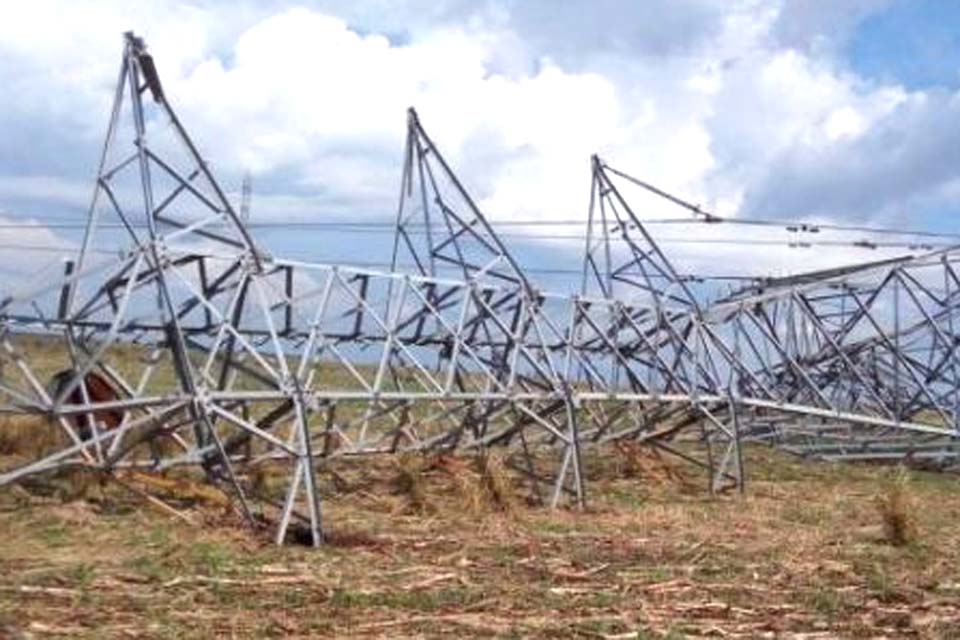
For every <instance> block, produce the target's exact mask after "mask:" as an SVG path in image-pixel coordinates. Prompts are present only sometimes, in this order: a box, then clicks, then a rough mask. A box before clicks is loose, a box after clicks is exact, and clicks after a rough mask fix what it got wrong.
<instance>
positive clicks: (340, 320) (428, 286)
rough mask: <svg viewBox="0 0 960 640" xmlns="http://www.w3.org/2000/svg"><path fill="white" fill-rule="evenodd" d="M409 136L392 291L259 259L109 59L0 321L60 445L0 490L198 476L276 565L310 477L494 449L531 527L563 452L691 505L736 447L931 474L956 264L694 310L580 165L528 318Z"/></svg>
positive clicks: (714, 300) (527, 286)
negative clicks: (571, 256) (276, 546)
mask: <svg viewBox="0 0 960 640" xmlns="http://www.w3.org/2000/svg"><path fill="white" fill-rule="evenodd" d="M407 134H408V135H407V144H406V150H405V155H404V164H403V174H402V181H401V183H402V186H401V193H400V202H399V206H398V212H397V223H396V233H395V239H394V246H393V252H392V265H393V267H394V268H392V269H390V270H388V271H376V270H369V269H359V268H352V267H348V266H344V265H326V264H312V263H306V262H302V261H294V260H285V259H282V258H279V257H275V256H271V255H268V254H267V253H265V252H264V251H262V250H261V249H260V248H259V247H258V246H257V244H256V242H255V239H254V238H253V237H252V235H251V234H250V233H249V231H248V229H247V227H246V225H245V221H244V219H243V218H242V217H241V216H239V215H238V214H237V213H236V212H235V211H234V209H233V207H232V205H231V204H230V202H229V200H228V199H227V197H226V196H225V195H224V191H223V189H222V188H221V187H220V185H219V184H218V182H217V180H216V178H215V176H214V175H213V173H212V170H211V169H210V167H209V166H208V165H207V164H206V163H205V162H204V160H203V158H202V157H201V155H200V153H199V152H198V150H197V147H196V146H195V144H194V143H193V141H192V140H191V138H190V137H189V136H188V134H187V133H186V130H185V129H184V127H183V126H182V125H181V123H180V121H179V119H178V118H177V116H176V114H175V112H174V111H173V109H172V107H171V106H170V103H169V102H168V99H167V96H166V95H165V93H164V91H163V88H162V85H161V83H160V79H159V77H158V75H157V71H156V68H155V65H154V63H153V60H152V58H151V57H150V55H149V54H148V53H147V51H146V48H145V46H144V44H143V42H142V41H141V40H139V39H138V38H136V37H134V36H133V35H132V34H128V35H127V36H126V38H125V41H124V54H123V61H122V65H121V70H120V74H119V80H118V84H117V90H116V94H115V98H114V104H113V109H112V112H111V117H110V124H109V128H108V133H107V136H106V142H105V145H104V148H103V153H102V156H101V161H100V164H99V169H98V173H97V179H96V183H95V191H94V195H93V201H92V205H91V208H90V211H89V216H88V223H87V229H86V233H85V235H84V240H83V243H82V246H81V248H80V251H79V253H78V255H77V258H76V260H75V261H72V262H70V263H68V266H67V270H66V272H65V274H64V275H63V277H62V278H61V279H59V280H58V281H56V282H52V283H50V282H48V283H43V284H42V285H41V286H39V287H37V288H34V289H30V290H24V291H20V292H17V293H14V294H12V295H10V296H9V297H7V298H6V299H5V300H3V302H2V304H0V332H2V343H0V360H2V364H3V368H2V378H0V410H2V411H3V412H5V413H8V414H25V415H35V416H42V417H45V418H46V419H48V420H50V421H51V422H52V423H53V424H54V425H55V426H56V427H57V428H58V429H59V431H60V432H62V438H61V441H60V442H61V444H60V445H58V446H57V447H55V448H53V450H50V451H46V452H45V453H44V454H43V455H40V456H39V457H38V458H37V459H35V460H30V461H26V462H23V463H22V464H18V465H16V466H15V467H14V468H11V469H7V470H5V471H3V472H2V474H0V485H2V484H7V483H11V482H15V481H17V480H19V479H21V478H23V477H25V476H28V475H30V474H35V473H43V472H48V471H50V470H54V469H59V468H62V467H64V466H71V465H83V466H89V467H94V468H97V469H103V470H106V471H110V470H113V469H120V468H126V467H136V468H147V469H154V470H160V471H162V470H164V469H168V468H171V467H173V466H177V465H195V466H198V467H199V468H201V469H202V470H203V472H204V474H205V476H206V478H207V479H208V480H209V481H210V482H213V483H216V484H217V485H219V486H222V487H223V488H224V490H225V491H227V492H228V493H229V494H230V495H231V496H232V497H233V499H234V500H235V502H236V505H237V508H238V509H239V510H240V511H241V512H242V513H243V514H244V515H245V516H246V517H247V518H248V519H249V520H250V522H252V523H255V524H262V523H264V522H269V523H272V524H273V525H275V531H274V536H275V539H276V541H277V542H278V543H282V542H284V541H285V540H287V539H288V537H289V534H290V527H291V523H294V522H296V523H298V526H299V525H300V524H302V525H303V526H304V527H305V530H306V531H307V532H308V533H309V539H310V540H311V541H312V543H313V544H320V543H321V541H322V538H323V534H322V531H323V521H322V517H321V506H322V505H321V500H320V495H321V492H320V488H319V487H318V483H319V479H318V469H319V468H320V466H321V465H323V464H328V463H334V462H335V460H336V459H338V458H343V457H349V456H362V455H373V454H384V453H396V452H403V451H446V450H450V451H454V450H456V451H480V450H483V449H485V448H488V447H495V446H496V447H504V448H506V450H507V451H509V452H510V456H511V461H512V463H513V464H514V466H515V468H517V469H518V471H520V472H521V473H523V474H525V475H526V477H528V478H529V480H530V484H531V488H532V490H533V491H534V492H535V493H537V494H541V493H542V494H543V495H542V497H543V499H544V501H545V502H547V503H549V504H551V505H554V506H556V505H558V504H560V502H561V501H562V500H564V499H565V498H569V499H570V500H571V501H572V502H573V504H575V505H579V506H582V505H583V504H584V502H585V497H586V481H585V475H586V473H585V470H584V450H585V449H587V448H593V447H602V445H604V444H605V443H609V442H611V441H617V440H624V439H630V440H635V441H639V442H642V443H646V444H649V445H650V446H653V447H657V448H658V449H659V450H661V451H664V452H667V453H670V454H673V455H675V456H677V457H679V458H681V459H683V460H685V461H687V462H689V463H691V464H693V465H695V466H697V467H699V468H702V469H704V470H705V471H706V472H707V473H708V474H709V478H710V486H711V488H712V489H715V490H719V489H723V488H728V487H736V486H739V487H741V488H742V487H743V480H744V469H743V456H742V444H743V443H744V442H746V441H748V440H754V441H764V442H769V443H774V444H776V445H778V446H782V447H785V448H787V449H788V450H791V451H795V452H798V453H804V454H815V455H821V456H825V457H872V458H898V459H899V458H903V457H905V456H911V455H912V456H926V457H938V458H942V459H948V460H952V459H955V456H956V454H957V437H958V436H960V431H958V422H957V415H958V411H960V379H958V377H957V373H958V372H957V368H958V362H957V360H958V354H957V353H956V346H957V335H956V333H955V331H954V316H955V314H956V308H957V306H956V303H957V298H958V291H960V279H958V278H957V274H956V272H955V269H954V261H955V260H956V259H957V258H958V255H960V254H958V252H957V250H954V249H948V250H944V251H939V252H936V253H929V254H925V255H921V256H907V257H904V258H901V259H897V260H894V261H888V262H883V263H872V264H862V265H856V266H853V267H850V268H846V269H836V270H832V271H829V272H819V273H810V274H806V275H803V276H796V277H792V278H784V279H769V280H766V281H762V282H761V281H758V282H756V283H755V284H752V285H751V286H749V287H746V288H743V289H742V290H739V291H736V292H734V293H731V294H729V295H725V296H719V297H718V296H717V295H716V291H715V290H710V288H709V287H707V286H704V284H703V283H700V282H695V281H692V280H690V279H688V278H685V277H681V276H679V275H678V274H677V271H676V270H675V269H674V267H673V266H672V265H671V262H670V260H669V259H668V257H667V256H666V255H665V254H664V253H663V252H662V251H661V250H660V248H659V247H658V246H657V244H656V242H655V241H654V238H653V236H652V235H651V234H650V233H649V232H648V231H647V230H646V229H645V227H644V225H643V224H642V221H641V218H640V217H639V216H638V215H637V214H636V213H635V212H634V211H633V210H632V209H631V207H630V204H629V203H628V202H627V200H626V199H625V198H624V197H623V196H622V195H621V192H620V190H619V189H618V187H617V181H618V180H629V181H633V182H635V183H637V184H640V185H641V186H644V187H645V188H649V189H653V188H652V187H650V186H649V185H646V184H645V183H641V182H640V181H637V180H636V179H634V178H631V177H630V176H628V175H626V174H624V173H621V172H619V171H616V170H613V169H612V168H610V167H609V166H607V165H606V164H605V163H603V162H602V161H601V160H599V159H597V158H594V159H593V162H592V175H593V186H592V196H591V206H590V215H589V220H588V225H587V232H586V251H585V258H584V266H583V282H582V291H581V294H580V295H577V296H570V295H557V294H552V293H549V292H545V291H542V290H540V289H539V288H538V287H537V285H536V282H535V280H534V279H533V278H531V277H530V276H529V273H528V272H525V270H524V269H523V267H522V265H521V264H520V263H519V262H518V261H517V259H516V258H515V257H514V255H513V254H512V253H511V252H510V250H509V249H508V247H507V245H506V244H505V243H504V242H503V240H502V238H501V237H500V236H498V234H497V233H496V231H495V229H494V228H493V226H492V225H491V224H490V222H489V221H488V220H487V218H486V217H485V216H484V215H483V213H482V212H481V211H480V209H479V208H478V207H477V205H476V202H475V201H474V200H473V198H471V196H470V194H469V193H468V191H467V190H466V189H465V187H464V186H463V184H462V183H461V181H460V180H459V179H458V177H457V176H456V175H455V174H454V172H453V171H452V169H451V168H450V165H449V164H448V163H447V162H446V160H445V159H444V158H443V156H442V155H441V153H440V151H439V149H438V148H437V146H436V145H435V144H434V143H433V141H432V140H431V139H430V137H429V136H428V135H427V133H426V131H425V129H424V127H423V126H422V124H421V123H420V121H419V119H418V117H417V115H416V113H415V112H413V111H412V110H411V111H410V113H409V116H408V132H407ZM131 143H132V144H131ZM653 190H654V191H655V192H656V193H658V194H659V195H663V196H664V197H667V198H668V199H671V200H674V201H676V203H677V204H680V205H684V204H685V203H683V202H682V201H679V200H677V199H675V198H673V197H672V196H669V195H668V194H665V193H663V192H659V191H657V190H655V189H653ZM413 225H416V226H417V227H418V231H417V233H412V232H411V227H412V226H413ZM420 230H423V232H420ZM612 236H615V237H617V238H618V239H619V242H621V243H622V244H621V245H618V247H619V248H618V249H617V250H614V249H613V248H612V245H611V237H612ZM96 246H107V247H109V248H110V253H109V254H105V253H104V252H103V251H100V252H96V251H93V248H94V247H96ZM624 246H625V247H626V252H624V251H622V250H620V249H622V247H624ZM400 264H412V265H413V269H412V270H411V271H410V272H409V273H405V272H401V271H398V268H399V265H400ZM451 270H452V272H453V273H454V274H455V275H454V276H453V277H441V276H440V275H439V274H440V273H441V272H442V273H449V272H450V271H451ZM28 334H29V335H32V334H42V335H43V336H45V338H44V339H45V342H44V344H45V345H47V347H46V349H47V351H48V352H50V353H55V354H56V355H55V356H48V357H46V358H40V357H38V355H37V353H36V351H35V350H33V351H32V350H31V349H30V348H29V347H30V346H29V345H28V344H26V343H25V342H24V340H23V336H25V335H28ZM49 345H57V346H56V348H53V347H50V346H49ZM51 376H53V378H54V380H55V381H56V384H53V385H48V384H47V380H49V379H51ZM104 387H105V388H107V389H109V390H110V394H108V395H104V392H103V388H104ZM261 465H270V466H271V467H272V468H275V469H281V470H283V473H284V474H285V478H286V490H285V494H284V497H283V498H282V499H279V500H278V499H272V498H270V497H269V496H258V495H255V492H253V491H252V487H251V482H250V481H249V476H250V473H251V470H254V469H256V468H257V467H258V466H261Z"/></svg>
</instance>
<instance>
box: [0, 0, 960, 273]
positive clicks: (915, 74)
mask: <svg viewBox="0 0 960 640" xmlns="http://www.w3.org/2000/svg"><path fill="white" fill-rule="evenodd" d="M957 24H960V3H955V2H951V1H947V0H844V1H842V2H836V1H833V0H764V1H760V0H687V1H679V0H644V1H642V2H640V1H637V2H627V1H615V0H592V1H583V2H579V1H572V0H571V1H566V2H553V1H547V0H531V1H527V2H521V1H520V0H489V1H473V2H469V1H465V0H408V1H406V2H403V1H399V2H398V1H387V0H372V1H368V2H343V1H334V0H330V1H321V0H318V1H315V2H300V3H291V2H280V1H277V2H253V1H250V0H243V1H241V2H229V3H218V2H213V1H201V0H194V1H187V0H154V1H152V2H141V3H129V2H122V1H110V0H104V1H100V2H84V1H82V0H34V1H32V2H29V3H16V5H14V6H11V7H6V8H5V13H4V19H3V20H2V21H0V85H2V86H3V92H4V96H5V99H4V101H3V106H4V108H3V109H2V110H0V217H2V219H4V220H7V221H22V220H34V221H40V222H43V221H52V220H73V219H76V220H82V219H83V216H84V211H85V206H86V204H87V202H88V199H89V197H90V193H91V184H90V180H91V176H92V174H93V172H94V170H95V162H96V159H97V154H98V150H99V145H100V144H101V139H102V136H103V134H104V129H105V126H106V119H107V115H108V109H109V103H110V99H111V97H112V95H111V94H112V88H113V83H114V82H115V79H116V72H117V67H118V63H119V53H120V45H121V39H120V34H121V33H122V32H123V31H125V30H128V29H133V30H135V31H136V32H137V33H138V34H140V35H142V36H144V37H145V39H146V40H147V43H148V44H149V46H150V50H151V52H152V53H153V54H154V56H155V58H156V59H157V63H158V67H159V70H160V73H161V76H162V77H163V80H164V83H165V87H166V90H167V93H168V95H169V96H170V97H171V101H172V103H173V105H174V107H175V108H176V109H177V110H178V112H179V113H180V115H181V118H182V120H183V121H184V122H185V124H186V126H187V128H188V130H189V131H190V132H191V133H192V135H193V136H194V138H195V139H196V141H197V142H198V144H199V146H200V148H201V150H202V152H203V153H204V155H205V157H206V158H207V159H208V160H209V161H210V163H211V164H212V166H213V167H214V168H215V170H216V172H217V174H218V176H220V178H221V180H222V182H223V183H224V186H225V187H226V188H227V190H228V191H231V192H232V193H234V194H235V193H237V192H238V191H239V184H240V181H241V176H242V175H243V173H244V171H247V170H249V171H251V172H252V174H253V180H254V185H255V187H254V188H255V195H254V200H253V216H254V221H258V222H265V221H270V220H292V219H297V220H325V219H326V220H343V219H345V218H349V219H361V218H362V219H370V220H387V219H389V218H390V217H391V216H393V215H394V212H395V208H396V195H397V190H398V185H399V178H400V163H401V151H402V147H403V136H404V133H405V109H406V107H408V106H411V105H413V106H416V108H417V109H418V112H419V114H420V116H421V120H422V122H423V123H424V125H425V127H426V129H427V130H428V131H429V132H430V134H431V136H432V137H433V139H434V140H435V142H437V144H438V145H439V146H440V148H441V149H442V151H443V152H444V153H445V154H446V155H447V157H448V158H449V159H450V160H451V163H452V164H453V165H454V167H455V168H456V170H457V171H458V173H459V174H460V175H461V176H462V177H463V180H464V182H465V184H466V185H467V187H468V188H469V189H470V190H471V191H473V192H474V194H475V195H476V196H477V199H478V200H479V202H480V204H481V208H482V209H483V210H484V211H485V212H486V213H487V215H488V216H489V217H490V218H491V219H492V220H493V221H494V223H496V221H498V220H501V221H502V220H571V219H576V220H580V219H585V216H586V208H587V203H588V198H589V180H590V176H589V156H590V154H591V153H599V154H600V155H601V156H602V157H603V158H605V159H606V160H607V161H608V162H609V163H610V164H612V165H613V166H616V167H618V168H622V169H624V170H625V171H628V172H629V173H631V174H633V175H636V176H638V177H641V178H643V179H645V180H648V181H650V182H652V183H654V184H656V185H659V186H661V187H662V188H664V189H667V190H669V191H672V192H675V193H677V194H680V195H682V196H683V197H684V198H686V199H688V200H690V201H692V202H696V203H698V204H700V205H701V206H703V207H704V208H706V209H709V210H712V211H715V212H717V213H720V214H722V215H729V216H740V217H745V216H750V217H764V218H775V219H784V220H786V219H798V218H802V219H810V220H818V221H823V222H826V221H831V222H839V223H849V224H855V223H856V224H860V223H863V224H875V225H882V226H892V227H896V228H901V229H903V228H920V229H930V230H935V231H943V232H960V225H958V224H957V214H958V212H960V35H958V33H960V32H958V30H957V29H956V25H957ZM635 197H636V198H637V207H636V208H637V209H638V212H639V213H641V214H642V215H644V216H648V217H653V218H657V217H664V216H677V215H682V214H681V213H680V212H677V211H671V210H669V209H668V208H664V205H663V204H661V203H656V202H654V201H651V200H649V199H646V200H645V199H644V198H643V197H642V196H640V195H639V194H635ZM552 229H554V230H555V232H556V233H557V234H558V235H564V236H566V235H576V234H577V233H580V232H581V231H582V230H581V229H579V228H565V227H555V228H552ZM542 232H543V228H540V231H539V233H542ZM655 233H657V234H660V236H661V237H663V238H664V239H665V244H664V246H665V248H666V250H667V251H668V253H670V255H673V256H676V260H677V261H678V263H680V264H681V266H682V267H683V268H684V269H685V270H689V271H713V272H723V271H724V270H734V271H735V270H737V269H738V268H739V269H746V268H748V267H750V268H754V269H760V270H767V271H772V272H777V273H783V272H787V271H795V270H798V269H801V268H805V267H807V268H809V267H812V266H820V265H821V264H826V263H827V262H830V261H833V262H837V261H840V262H848V261H851V260H861V259H862V260H873V259H877V258H878V257H882V256H881V255H879V254H881V253H884V252H882V251H879V252H878V251H869V250H856V249H837V250H835V251H833V252H832V253H831V254H830V255H831V257H830V258H829V259H828V258H827V257H826V252H823V251H820V250H818V249H813V250H804V249H789V248H788V246H787V242H788V241H789V239H790V238H789V234H788V233H787V232H786V231H784V230H780V229H777V230H775V231H768V232H765V233H766V234H767V235H766V236H763V237H765V238H769V239H771V240H775V241H779V240H782V241H783V244H782V245H780V246H764V247H757V248H751V249H750V250H749V251H746V250H745V249H744V247H742V246H734V245H730V246H723V245H707V246H690V245H685V244H682V243H676V244H671V239H673V240H677V239H681V238H678V235H683V236H684V237H686V238H690V237H693V236H703V237H710V238H713V239H724V238H728V237H731V236H736V237H738V238H742V237H743V236H744V234H745V233H747V232H746V231H744V229H743V228H736V229H733V230H730V231H728V230H724V229H721V228H718V227H709V228H704V227H700V228H695V229H694V230H692V231H691V230H690V229H685V230H684V231H682V233H680V232H678V230H676V229H673V228H660V229H657V230H655ZM758 233H759V232H758ZM711 234H712V235H711ZM861 235H862V234H861ZM262 237H263V238H264V241H265V242H267V243H268V244H269V245H270V246H271V248H272V249H273V250H274V251H275V252H276V253H279V254H284V253H287V254H290V255H295V256H296V257H300V258H304V257H309V258H311V259H316V260H328V259H347V258H354V259H356V260H359V261H375V260H378V259H379V260H384V259H386V258H387V256H386V255H383V253H382V251H381V249H382V247H383V244H381V242H380V241H379V240H376V241H374V240H370V241H367V240H366V239H365V238H357V237H348V236H347V235H346V234H344V235H334V234H326V235H324V234H321V233H319V232H316V233H312V234H305V233H304V232H302V231H300V232H283V231H277V230H273V231H269V232H268V231H264V232H263V233H262ZM758 237H759V236H758ZM843 237H844V238H850V239H858V238H859V237H860V236H850V235H845V236H843ZM357 240H361V241H362V242H357ZM73 241H75V238H74V237H72V236H71V235H70V233H69V232H67V231H63V230H58V229H57V228H55V227H54V228H51V229H35V230H30V231H29V232H27V231H25V230H23V229H10V228H6V229H4V228H2V225H0V249H3V248H4V247H7V246H8V245H10V244H14V243H18V242H24V243H26V242H37V243H47V244H53V245H56V244H60V245H69V244H70V243H71V242H73ZM510 244H511V245H512V246H516V247H517V252H518V253H524V252H525V253H526V254H527V255H528V256H529V258H528V259H527V261H528V264H530V265H531V266H539V267H568V268H578V267H579V252H580V250H581V249H580V245H581V243H579V242H577V241H575V240H563V241H559V242H557V241H552V242H551V241H543V242H534V241H531V240H530V239H529V238H523V237H516V238H513V239H512V240H510ZM556 247H560V249H561V250H560V251H557V250H555V248H556ZM891 251H893V252H897V251H900V252H902V251H903V250H900V249H897V250H891ZM7 255H8V258H7V262H9V260H10V259H9V253H8V254H7ZM884 255H886V253H884ZM0 261H2V256H0Z"/></svg>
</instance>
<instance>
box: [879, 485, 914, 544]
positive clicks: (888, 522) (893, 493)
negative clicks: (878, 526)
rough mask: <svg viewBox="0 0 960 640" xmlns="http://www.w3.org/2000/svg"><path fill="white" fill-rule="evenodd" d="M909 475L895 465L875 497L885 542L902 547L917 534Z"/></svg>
mask: <svg viewBox="0 0 960 640" xmlns="http://www.w3.org/2000/svg"><path fill="white" fill-rule="evenodd" d="M909 482H910V476H909V474H908V473H906V470H905V469H904V468H903V467H897V469H896V471H895V472H894V473H893V474H892V476H891V478H890V479H889V480H888V481H887V483H886V487H885V488H884V491H883V493H882V494H881V495H880V496H878V497H877V511H879V513H880V518H881V520H882V521H883V533H884V537H885V538H886V540H887V542H889V543H890V544H892V545H895V546H898V547H902V546H903V545H905V544H908V543H910V542H913V541H914V540H915V539H916V536H917V525H916V517H917V516H916V512H915V509H916V505H915V504H914V502H915V501H914V499H913V497H912V496H911V495H910V488H909Z"/></svg>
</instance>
